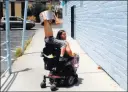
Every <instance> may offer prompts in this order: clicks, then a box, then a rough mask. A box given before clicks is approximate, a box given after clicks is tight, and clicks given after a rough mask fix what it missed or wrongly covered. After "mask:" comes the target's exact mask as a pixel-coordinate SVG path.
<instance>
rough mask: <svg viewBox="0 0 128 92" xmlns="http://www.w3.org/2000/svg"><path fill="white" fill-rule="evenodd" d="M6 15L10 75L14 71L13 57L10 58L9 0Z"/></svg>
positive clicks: (7, 0)
mask: <svg viewBox="0 0 128 92" xmlns="http://www.w3.org/2000/svg"><path fill="white" fill-rule="evenodd" d="M5 4H6V9H5V11H6V14H5V18H6V42H7V43H6V46H7V56H8V57H7V65H8V67H9V73H10V74H11V72H12V70H11V64H12V63H11V57H10V23H9V0H6V3H5Z"/></svg>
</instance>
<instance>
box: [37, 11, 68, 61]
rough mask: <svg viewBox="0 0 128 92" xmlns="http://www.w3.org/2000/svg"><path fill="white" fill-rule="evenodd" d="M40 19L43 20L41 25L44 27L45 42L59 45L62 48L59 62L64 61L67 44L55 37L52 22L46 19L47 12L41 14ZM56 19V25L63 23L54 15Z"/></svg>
mask: <svg viewBox="0 0 128 92" xmlns="http://www.w3.org/2000/svg"><path fill="white" fill-rule="evenodd" d="M39 17H40V20H41V24H43V25H44V33H45V42H46V43H50V44H56V45H59V46H60V48H61V52H60V58H59V61H64V60H65V58H64V57H63V56H64V54H65V51H66V47H67V46H68V44H67V42H66V41H62V40H58V39H56V38H54V37H53V30H52V26H51V25H52V20H47V19H46V15H45V11H44V12H41V13H40V15H39ZM54 17H55V23H56V24H61V23H62V21H60V20H59V19H58V18H57V17H56V16H55V15H54ZM67 53H68V52H67ZM69 53H70V52H69Z"/></svg>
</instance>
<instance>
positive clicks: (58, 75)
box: [40, 44, 78, 91]
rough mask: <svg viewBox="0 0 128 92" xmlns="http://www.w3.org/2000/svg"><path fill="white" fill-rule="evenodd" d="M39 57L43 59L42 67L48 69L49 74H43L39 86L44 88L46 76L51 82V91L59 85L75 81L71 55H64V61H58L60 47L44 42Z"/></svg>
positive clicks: (68, 84)
mask: <svg viewBox="0 0 128 92" xmlns="http://www.w3.org/2000/svg"><path fill="white" fill-rule="evenodd" d="M41 57H43V60H44V68H45V70H48V71H49V75H44V76H43V81H42V82H41V84H40V86H41V88H46V78H48V79H49V82H50V84H51V87H50V88H51V91H55V90H57V89H58V88H57V87H59V86H72V85H73V84H75V83H77V81H78V75H77V74H76V70H75V68H74V67H73V65H72V62H71V60H72V57H69V56H68V55H66V54H65V55H64V57H65V58H66V59H65V61H59V57H60V48H59V47H58V46H56V45H53V44H45V47H44V48H43V51H42V52H41Z"/></svg>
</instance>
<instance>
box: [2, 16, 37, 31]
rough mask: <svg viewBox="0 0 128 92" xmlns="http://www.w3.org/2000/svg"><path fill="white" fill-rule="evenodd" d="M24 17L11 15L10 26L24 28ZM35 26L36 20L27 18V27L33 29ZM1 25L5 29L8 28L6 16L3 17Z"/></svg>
mask: <svg viewBox="0 0 128 92" xmlns="http://www.w3.org/2000/svg"><path fill="white" fill-rule="evenodd" d="M23 21H24V19H23V18H20V17H17V16H10V17H9V22H10V28H23ZM34 26H35V22H34V21H31V20H26V29H31V28H33V27H34ZM1 27H2V28H3V29H4V30H5V29H6V20H5V17H2V19H1Z"/></svg>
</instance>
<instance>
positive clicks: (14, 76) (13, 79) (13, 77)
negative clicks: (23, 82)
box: [1, 73, 18, 92]
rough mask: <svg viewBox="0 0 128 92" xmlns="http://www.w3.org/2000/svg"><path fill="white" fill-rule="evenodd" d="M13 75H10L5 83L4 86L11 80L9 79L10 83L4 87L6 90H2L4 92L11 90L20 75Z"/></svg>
mask: <svg viewBox="0 0 128 92" xmlns="http://www.w3.org/2000/svg"><path fill="white" fill-rule="evenodd" d="M11 75H12V78H10V77H11ZM11 75H9V77H8V78H7V79H6V81H5V82H4V84H5V83H6V82H7V81H8V80H9V78H10V80H9V82H8V83H7V85H6V86H5V87H4V89H3V90H2V92H5V91H8V90H9V89H10V87H11V86H12V84H13V82H14V81H15V79H16V77H17V75H18V73H13V74H11ZM4 84H3V85H2V86H1V88H2V87H3V86H4Z"/></svg>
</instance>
